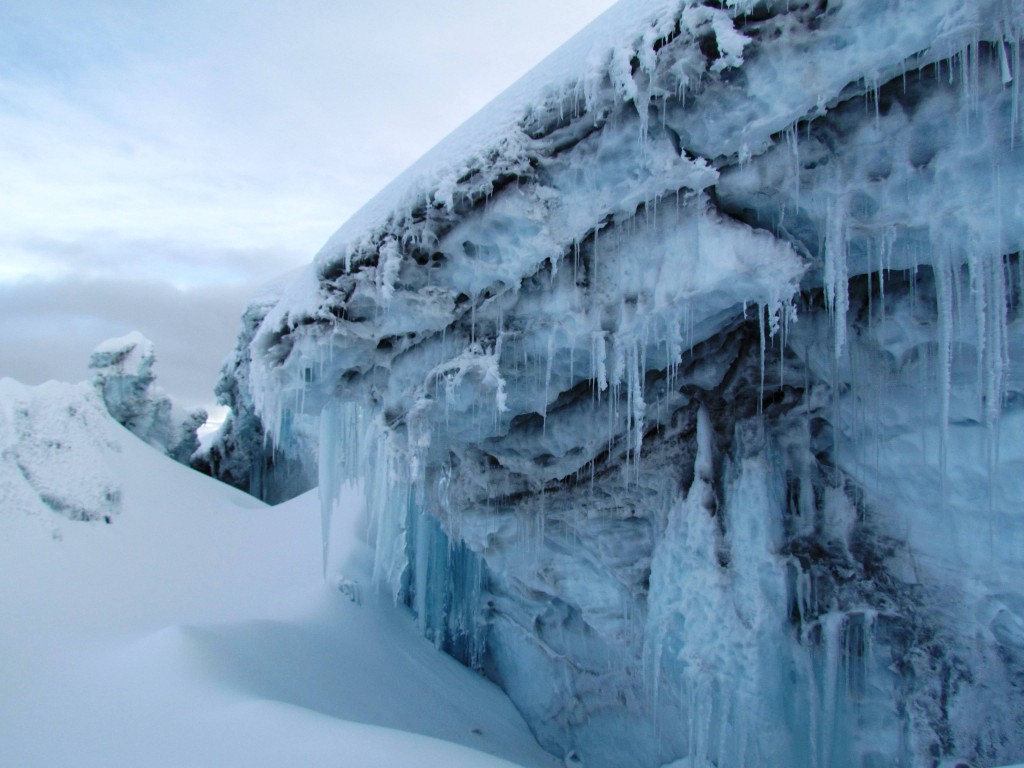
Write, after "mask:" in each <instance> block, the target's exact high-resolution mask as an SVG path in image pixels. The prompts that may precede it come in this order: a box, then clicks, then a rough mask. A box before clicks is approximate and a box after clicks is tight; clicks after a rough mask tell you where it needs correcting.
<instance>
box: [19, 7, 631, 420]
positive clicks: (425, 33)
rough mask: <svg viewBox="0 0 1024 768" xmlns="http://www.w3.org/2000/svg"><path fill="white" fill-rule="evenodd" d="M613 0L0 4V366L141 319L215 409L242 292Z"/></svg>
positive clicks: (166, 368)
mask: <svg viewBox="0 0 1024 768" xmlns="http://www.w3.org/2000/svg"><path fill="white" fill-rule="evenodd" d="M610 5H612V0H434V2H429V3H427V2H423V1H422V0H389V1H388V2H384V1H383V0H377V1H376V2H371V1H370V0H333V1H330V2H329V1H328V0H287V2H285V1H283V0H261V1H260V2H241V1H240V0H177V1H176V2H174V3H166V2H161V1H158V0H117V1H114V0H111V1H108V2H104V1H102V0H100V1H98V0H33V1H32V2H14V1H13V0H11V1H9V2H0V377H3V376H10V377H13V378H15V379H18V380H19V381H22V382H24V383H27V384H35V383H39V382H42V381H45V380H47V379H58V380H64V381H79V380H82V379H84V378H86V377H87V375H88V372H87V365H88V358H89V353H90V351H91V350H92V348H93V347H95V346H96V345H97V344H98V343H99V342H101V341H103V340H104V339H106V338H109V337H112V336H120V335H123V334H124V333H127V332H128V331H130V330H139V331H141V332H142V333H144V334H145V335H147V336H148V337H149V338H150V339H152V340H153V341H154V342H155V344H156V350H157V356H158V362H157V368H156V371H157V375H158V377H159V383H160V384H161V385H162V386H163V387H164V388H165V389H166V390H167V391H168V392H169V393H170V394H171V395H173V396H175V397H176V398H177V399H179V400H181V401H182V402H184V403H186V404H189V405H202V406H206V407H210V406H212V405H213V403H214V398H213V385H214V383H215V381H216V378H217V371H218V369H219V367H220V363H221V361H222V360H223V358H224V357H225V356H226V355H227V354H228V352H230V350H231V349H232V347H233V346H234V341H235V337H236V334H237V330H238V320H239V318H240V316H241V313H242V310H243V308H244V305H245V301H246V298H247V297H248V296H249V295H251V294H253V293H254V292H255V291H256V290H257V289H258V288H259V286H261V285H263V284H265V283H266V282H268V281H270V280H272V279H274V278H275V277H276V276H278V275H280V274H282V273H284V272H286V271H288V270H291V269H294V268H296V267H299V266H301V265H303V264H306V263H308V262H309V261H310V260H311V259H312V257H313V255H314V254H315V253H316V251H317V250H318V249H319V247H320V246H321V245H322V244H323V243H324V242H325V241H326V240H327V238H328V237H329V236H330V235H331V234H332V233H333V232H334V231H335V230H336V229H337V228H338V227H339V226H340V225H341V224H342V223H344V221H345V220H346V219H347V218H348V217H349V216H351V215H352V214H353V213H355V211H356V210H357V209H358V208H359V207H360V206H361V205H362V204H363V203H365V202H366V201H367V200H369V199H370V198H371V197H372V196H373V194H374V193H375V192H377V191H378V190H379V189H380V188H381V187H383V186H384V185H385V184H386V183H387V182H388V181H390V180H391V179H392V178H394V177H395V176H396V175H398V173H400V172H401V171H402V170H403V169H404V168H405V167H407V166H408V165H410V164H411V163H412V162H413V161H415V160H416V159H417V158H418V157H419V156H420V155H422V154H423V153H424V152H426V151H427V150H428V149H430V147H432V146H433V145H434V144H436V143H437V142H438V141H439V140H441V139H442V138H443V137H444V136H445V135H447V134H448V133H449V132H450V131H452V130H453V129H455V128H456V127H457V126H458V125H459V124H461V123H462V122H463V121H464V120H466V119H467V118H468V117H470V116H471V115H472V114H473V113H474V112H476V111H477V110H478V109H480V108H481V107H482V106H484V105H485V104H486V103H487V102H488V101H490V99H492V98H493V97H494V96H496V95H497V94H498V93H500V92H501V91H502V90H504V88H506V87H507V86H509V85H511V84H512V83H513V82H514V81H515V80H516V79H517V78H518V77H519V76H521V75H522V74H524V73H525V72H526V71H528V70H529V69H530V67H532V66H533V65H534V64H536V63H538V62H539V61H540V60H541V59H542V58H543V57H544V56H545V55H547V54H548V53H550V52H551V51H553V50H554V49H555V48H557V47H558V46H559V45H560V44H561V43H563V42H564V41H565V40H567V39H568V38H569V37H571V36H572V35H573V34H574V33H575V32H577V31H578V30H579V29H581V28H582V27H583V26H585V25H586V24H587V23H588V22H589V21H590V20H592V19H593V18H595V17H596V16H598V15H599V14H600V13H601V12H602V11H604V10H605V9H606V8H608V7H609V6H610Z"/></svg>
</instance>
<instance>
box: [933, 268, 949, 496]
mask: <svg viewBox="0 0 1024 768" xmlns="http://www.w3.org/2000/svg"><path fill="white" fill-rule="evenodd" d="M950 271H951V270H950V267H949V264H948V262H947V260H946V259H945V258H939V259H937V260H936V262H935V264H934V272H935V303H936V310H937V312H938V319H939V376H938V380H939V387H940V399H939V402H940V406H939V473H940V477H941V480H940V482H941V484H942V494H941V495H942V499H943V503H945V500H946V493H945V485H946V477H947V470H946V457H947V455H948V450H949V401H950V381H951V377H952V365H953V363H952V359H953V292H952V286H951V276H950Z"/></svg>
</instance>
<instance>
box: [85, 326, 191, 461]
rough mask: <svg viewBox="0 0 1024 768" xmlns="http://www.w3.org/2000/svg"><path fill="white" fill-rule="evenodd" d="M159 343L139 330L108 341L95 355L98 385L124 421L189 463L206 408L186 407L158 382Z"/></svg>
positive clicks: (112, 411) (92, 366)
mask: <svg viewBox="0 0 1024 768" xmlns="http://www.w3.org/2000/svg"><path fill="white" fill-rule="evenodd" d="M155 362H156V351H155V348H154V346H153V342H151V341H150V340H149V339H147V338H146V337H145V336H143V335H142V334H141V333H139V332H138V331H132V332H130V333H128V334H126V335H124V336H119V337H117V338H114V339H107V340H106V341H104V342H102V343H101V344H100V345H99V346H97V347H96V349H94V350H93V353H92V357H91V358H90V359H89V369H90V371H92V383H93V386H94V387H95V388H96V390H97V391H98V392H99V393H100V395H101V396H102V398H103V402H104V404H105V405H106V407H107V410H108V411H109V412H110V415H111V416H113V417H114V418H115V419H116V420H117V422H118V423H119V424H121V425H122V426H123V427H126V428H127V429H129V430H130V431H131V432H133V433H135V434H136V435H138V436H139V437H140V438H142V439H143V440H145V441H146V442H147V443H149V444H150V445H152V446H153V447H155V448H158V449H160V450H162V451H164V452H165V453H166V454H167V455H168V456H170V457H171V458H172V459H174V460H175V461H179V462H181V463H182V464H188V463H189V460H190V459H191V458H192V454H193V453H195V452H196V450H197V449H198V448H199V438H198V437H197V436H196V430H197V429H198V428H199V427H200V426H202V424H203V422H205V421H206V411H204V410H202V409H193V410H186V409H185V408H182V407H181V406H180V405H178V404H177V403H175V402H174V401H173V400H172V399H171V397H170V396H169V395H167V393H166V392H164V391H163V390H162V389H161V388H160V387H158V386H156V375H155V374H154V373H153V364H154V363H155Z"/></svg>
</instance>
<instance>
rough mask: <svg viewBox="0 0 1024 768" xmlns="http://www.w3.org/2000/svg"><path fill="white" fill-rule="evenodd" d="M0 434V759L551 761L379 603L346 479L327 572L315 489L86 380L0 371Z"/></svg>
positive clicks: (112, 766) (476, 686) (117, 762)
mask: <svg viewBox="0 0 1024 768" xmlns="http://www.w3.org/2000/svg"><path fill="white" fill-rule="evenodd" d="M0 445H2V454H0V457H2V459H0V582H2V583H3V589H0V615H2V616H3V631H2V632H0V689H2V690H3V696H2V697H0V765H4V766H18V767H19V768H36V767H38V768H43V767H44V766H46V767H50V766H76V768H90V767H91V766H97V767H100V766H102V768H128V767H129V766H132V767H134V766H147V768H148V767H150V766H152V767H156V766H190V767H193V768H194V767H196V766H210V767H211V768H226V767H228V766H246V767H247V768H249V767H251V766H282V767H284V766H289V767H291V766H313V765H334V766H351V767H352V768H365V766H371V765H386V766H396V767H404V766H423V767H424V768H428V767H429V768H434V767H435V766H439V765H444V766H466V768H470V767H472V768H478V767H481V766H495V767H497V766H510V765H515V764H519V765H523V766H538V768H539V767H541V766H553V765H554V762H553V761H552V760H551V759H550V758H549V757H548V756H547V755H546V753H544V752H543V751H542V750H541V749H540V748H539V747H538V746H537V745H536V743H535V742H534V740H533V738H532V736H531V735H530V733H529V731H528V730H527V728H526V725H525V724H524V723H523V721H522V720H521V718H520V717H519V715H518V714H517V713H516V712H515V710H514V709H513V707H512V705H511V704H510V703H509V701H508V699H507V698H505V696H504V695H503V694H502V693H501V691H499V690H498V689H497V688H496V687H495V686H494V685H493V684H491V683H489V682H487V681H486V680H484V679H483V678H481V677H480V676H478V675H475V674H473V673H472V672H470V671H469V670H467V669H465V668H464V667H462V666H460V665H459V664H457V663H456V662H455V661H453V660H452V659H450V658H448V657H447V656H445V655H443V654H441V653H439V652H438V651H437V650H436V649H435V648H434V647H433V646H432V645H431V644H430V643H428V642H427V641H426V640H424V639H422V638H421V637H420V636H419V634H418V633H417V632H416V630H415V628H414V626H413V624H412V622H411V621H410V619H409V617H408V616H407V615H406V614H405V613H404V612H403V611H401V610H398V609H395V608H394V607H393V606H391V605H390V603H386V604H383V605H378V604H377V601H376V600H375V598H374V590H373V588H372V586H371V584H370V578H369V573H368V572H367V569H366V566H365V565H364V563H365V561H366V560H367V559H368V557H369V555H368V553H367V552H366V551H365V544H363V543H362V542H361V540H360V539H359V538H358V537H357V536H356V529H357V528H358V526H357V521H358V518H359V515H360V508H361V507H360V503H359V501H358V500H357V498H356V497H355V496H352V497H351V498H348V497H344V498H342V500H341V506H340V512H341V513H342V514H343V516H344V518H345V520H346V523H345V525H344V526H339V528H338V530H337V531H336V536H335V545H336V546H335V555H336V557H335V558H334V559H333V560H332V563H331V568H330V571H329V574H330V579H329V580H328V581H327V582H326V583H325V581H324V580H323V577H322V575H321V564H320V559H319V555H320V536H319V525H320V523H319V504H318V502H317V499H316V496H315V494H312V495H307V496H304V497H301V498H299V499H296V500H294V501H293V502H291V503H289V504H287V505H284V506H281V507H276V508H269V507H266V506H265V505H264V504H262V503H261V502H259V501H256V500H255V499H253V498H252V497H250V496H247V495H245V494H243V493H241V492H239V491H236V490H234V489H232V488H229V487H227V486H225V485H223V484H221V483H218V482H216V481H214V480H211V479H210V478H208V477H204V476H202V475H200V474H198V473H196V472H194V471H192V470H190V469H187V468H185V467H183V466H181V465H180V464H177V463H175V462H173V461H171V460H170V459H169V458H168V457H166V456H165V455H163V454H161V453H159V452H158V451H156V450H154V449H153V448H151V447H149V446H147V445H145V444H144V443H142V442H141V441H140V440H139V439H138V438H136V437H135V436H134V435H132V434H130V433H129V432H127V431H126V430H124V429H123V428H121V427H120V426H119V425H117V424H116V423H115V422H114V420H113V419H112V418H111V417H110V416H109V415H107V414H106V412H105V410H104V408H103V405H102V403H101V402H100V400H99V397H98V395H97V394H96V393H95V392H94V391H93V390H92V388H91V387H90V386H89V385H87V384H82V385H74V386H72V385H59V384H53V383H50V384H46V385H43V386H41V387H25V386H22V385H20V384H17V383H16V382H12V381H10V380H9V379H5V380H3V381H0ZM118 509H119V510H120V514H119V515H118V516H117V517H116V518H111V521H112V524H110V525H106V524H104V523H103V522H102V521H101V520H102V518H98V517H97V516H98V515H100V514H104V515H112V514H113V512H114V511H115V510H118ZM68 517H71V518H72V519H70V520H69V519H68ZM86 520H92V521H93V522H91V523H90V522H86Z"/></svg>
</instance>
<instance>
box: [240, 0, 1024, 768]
mask: <svg viewBox="0 0 1024 768" xmlns="http://www.w3.org/2000/svg"><path fill="white" fill-rule="evenodd" d="M1022 33H1024V4H1022V3H1021V2H1019V0H975V1H973V2H969V3H965V2H962V1H961V0H920V1H919V2H913V3H909V2H903V1H902V0H877V1H873V2H852V1H851V0H848V1H847V2H829V3H824V2H817V1H812V0H788V2H769V1H763V2H757V1H756V0H743V1H741V0H737V1H736V2H727V3H707V4H698V3H695V2H679V1H676V0H665V1H664V2H656V3H651V2H642V1H641V0H624V1H623V2H621V3H619V4H618V5H617V6H615V7H614V8H613V9H612V10H611V11H609V12H608V14H606V15H605V16H604V17H602V18H601V19H599V20H598V21H597V22H595V24H594V26H592V27H591V28H590V29H588V30H586V31H584V32H583V33H582V34H581V35H580V36H578V37H577V38H575V39H574V40H572V41H570V43H569V44H567V46H566V47H565V48H564V49H562V50H561V51H559V52H557V53H556V54H554V55H553V56H552V57H551V58H550V59H549V60H547V61H546V62H545V63H543V64H542V65H541V66H540V67H538V68H537V69H536V70H535V71H534V72H532V73H530V74H529V75H528V76H527V77H526V78H525V79H524V80H523V81H521V82H520V83H519V84H517V85H516V86H514V87H513V88H512V89H510V90H509V91H508V92H506V93H505V94H503V95H502V96H500V97H499V98H498V99H497V100H496V101H495V102H494V103H493V104H492V105H491V106H489V107H488V108H486V109H485V110H484V111H483V112H481V113H480V114H479V115H477V116H476V117H475V118H473V119H472V120H471V121H469V122H468V123H467V124H466V125H465V126H464V127H463V128H461V129H460V130H459V131H457V132H456V133H455V134H453V135H452V136H451V137H449V138H448V139H446V140H445V141H444V142H442V144H441V145H439V146H438V147H437V148H436V149H435V150H433V151H432V152H431V153H428V155H426V156H425V157H424V158H423V159H422V160H421V161H420V162H419V163H417V164H416V165H415V166H413V167H412V168H410V170H409V171H408V172H407V173H406V174H404V175H403V176H402V177H400V178H399V179H397V180H396V181H395V182H393V183H392V185H390V186H389V187H388V188H387V189H385V190H384V191H383V192H382V193H381V195H380V196H378V197H377V198H376V199H375V200H373V201H371V202H370V203H369V204H368V205H367V207H366V208H365V209H364V210H363V211H361V212H360V213H359V214H357V215H356V216H355V217H354V218H353V219H352V220H350V221H349V222H348V223H346V224H345V225H344V226H343V227H342V228H341V229H340V230H339V231H338V233H337V234H336V235H335V236H334V237H332V238H331V240H330V241H329V242H328V243H327V244H326V245H325V247H324V248H323V249H322V250H321V252H320V253H319V254H318V255H317V257H316V259H315V262H314V263H313V264H312V265H311V266H310V267H309V269H307V270H305V271H304V272H302V273H301V274H300V275H298V276H297V277H295V278H294V279H293V280H292V281H291V282H290V283H289V284H287V285H285V286H282V287H281V289H280V292H279V293H278V294H277V295H276V297H275V298H274V299H273V300H267V301H260V302H256V303H254V305H253V307H252V308H251V310H250V313H249V314H248V315H247V319H246V325H245V328H244V330H243V334H242V336H241V338H240V343H239V348H238V350H237V351H236V353H235V355H234V357H233V358H232V359H233V365H232V367H231V369H230V370H229V371H228V376H227V377H226V379H225V383H224V384H223V385H222V386H223V387H225V388H230V389H231V392H232V396H233V397H234V398H235V399H236V400H237V402H238V403H240V404H241V405H242V406H243V407H244V409H245V412H246V413H247V414H249V415H250V416H251V417H252V419H254V420H255V422H256V423H257V425H258V429H255V428H254V429H249V430H248V432H247V433H245V434H249V435H256V434H258V435H259V436H260V439H261V440H262V439H263V436H264V435H266V436H269V438H270V440H271V442H272V445H273V450H274V451H276V452H278V453H279V454H280V456H281V457H282V458H283V459H284V460H286V461H287V462H290V466H291V467H293V469H292V470H291V471H290V472H289V473H288V476H287V478H285V480H284V481H283V482H282V483H281V484H280V487H279V491H280V489H287V490H290V491H294V490H296V488H295V486H294V482H293V481H294V478H296V477H306V478H308V477H309V476H311V475H312V473H313V471H314V468H317V471H318V472H319V481H320V493H321V497H322V500H323V520H322V528H323V530H324V531H325V532H327V533H329V531H330V528H331V525H332V517H333V510H334V508H335V507H336V505H337V501H336V494H338V493H340V489H341V488H343V487H345V483H346V482H347V481H348V480H350V479H352V478H365V485H364V488H365V490H366V498H367V503H368V505H369V509H370V511H371V514H372V520H371V524H370V536H371V539H372V541H373V542H374V573H375V576H376V578H377V579H378V580H379V581H380V582H382V583H383V584H385V585H386V586H387V587H388V588H389V589H390V590H391V592H392V594H393V595H394V596H395V597H396V598H397V599H398V600H400V601H404V602H405V603H407V604H409V605H410V606H412V607H413V609H414V610H415V612H416V614H417V620H418V622H419V625H420V628H421V630H422V631H423V632H424V634H426V636H427V637H429V638H431V639H432V640H433V641H434V642H435V643H436V644H437V645H438V646H439V647H442V648H445V649H446V650H448V651H449V652H450V653H452V654H453V655H455V656H456V657H458V658H460V659H462V660H463V661H465V662H466V663H468V664H471V665H473V666H477V667H479V668H481V669H483V670H484V671H485V672H486V673H487V674H488V675H490V676H491V677H492V678H493V679H495V680H497V681H499V682H500V684H501V685H502V686H503V687H504V688H505V689H506V690H507V691H508V693H509V695H510V696H511V697H512V699H513V700H514V701H515V702H516V704H517V706H518V707H519V708H520V710H521V711H522V712H523V713H524V714H525V715H526V718H527V720H528V721H529V723H530V724H531V727H532V728H533V729H534V731H535V733H536V734H537V735H538V738H539V739H540V740H541V742H542V743H543V744H544V745H545V746H546V747H547V748H549V749H550V750H551V751H552V752H554V753H556V754H558V755H559V756H563V757H565V759H566V760H568V761H569V762H570V764H573V761H576V762H577V763H582V764H584V765H588V766H616V767H618V768H621V767H622V766H644V767H645V768H646V767H647V766H658V765H662V764H666V763H671V762H672V761H675V760H680V759H683V760H688V761H689V763H688V764H690V765H703V764H713V765H715V766H717V767H718V768H725V766H757V765H761V766H778V765H793V766H814V767H820V768H825V766H837V767H841V766H872V767H874V766H881V765H892V764H896V765H933V764H935V763H937V762H939V761H941V760H951V761H954V764H955V761H957V760H964V761H970V762H973V763H976V764H979V765H995V764H999V763H1006V762H1012V761H1015V760H1017V761H1019V760H1020V759H1021V757H1022V756H1024V736H1022V734H1024V590H1022V588H1021V583H1022V580H1024V517H1022V515H1021V503H1022V501H1024V442H1022V440H1021V435H1022V434H1024V423H1022V420H1024V377H1022V373H1021V371H1022V368H1021V364H1020V361H1021V360H1022V359H1024V326H1022V323H1021V314H1020V313H1021V296H1022V291H1024V262H1022V260H1021V257H1020V249H1021V244H1022V242H1024V150H1022V148H1021V140H1022V138H1024V136H1022V125H1021V120H1022V118H1021V113H1020V93H1021V80H1022V77H1024V73H1022V72H1021V63H1022V57H1021V39H1022ZM234 439H235V440H236V442H237V444H238V445H239V446H241V447H242V448H243V453H244V449H245V446H250V445H252V441H251V440H247V439H246V438H245V437H244V436H243V432H241V431H239V432H238V433H236V434H235V438H234ZM260 461H265V454H261V455H260ZM260 466H262V465H260ZM253 467H254V468H256V465H255V464H254V465H253ZM309 482H311V481H310V480H308V479H307V480H306V483H307V484H308V483H309ZM270 484H271V485H274V481H271V483H270ZM272 490H273V489H268V492H271V491H272Z"/></svg>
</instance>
